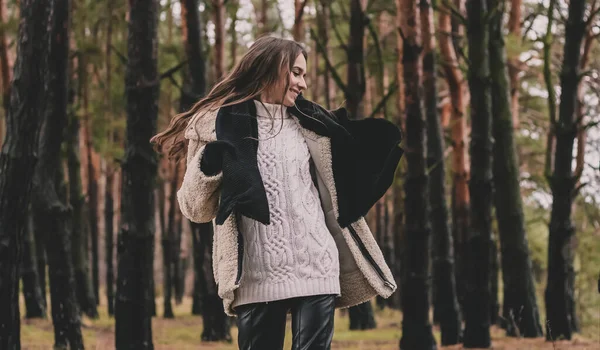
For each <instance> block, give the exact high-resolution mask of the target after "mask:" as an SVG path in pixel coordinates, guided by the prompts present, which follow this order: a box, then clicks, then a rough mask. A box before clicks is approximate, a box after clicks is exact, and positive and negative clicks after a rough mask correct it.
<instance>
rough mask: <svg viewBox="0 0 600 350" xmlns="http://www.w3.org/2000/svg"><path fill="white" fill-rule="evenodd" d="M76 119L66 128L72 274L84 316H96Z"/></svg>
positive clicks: (78, 128)
mask: <svg viewBox="0 0 600 350" xmlns="http://www.w3.org/2000/svg"><path fill="white" fill-rule="evenodd" d="M79 134H80V127H79V119H78V118H77V116H76V115H71V116H70V122H69V125H68V129H67V137H66V144H67V165H68V166H67V167H68V173H69V202H70V203H69V204H70V205H71V210H72V211H73V214H72V225H71V252H72V259H73V270H74V275H75V292H76V295H77V301H78V303H79V306H80V308H81V311H83V312H84V313H85V314H86V315H88V316H89V317H92V318H95V317H98V311H97V309H96V297H95V295H94V289H93V287H92V280H91V278H90V273H89V262H88V260H87V256H88V254H87V245H86V239H85V234H86V231H85V229H84V227H85V220H86V217H85V216H84V204H85V203H84V198H83V194H82V190H81V172H80V168H81V162H80V160H79V159H80V158H79Z"/></svg>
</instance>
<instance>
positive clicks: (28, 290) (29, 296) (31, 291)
mask: <svg viewBox="0 0 600 350" xmlns="http://www.w3.org/2000/svg"><path fill="white" fill-rule="evenodd" d="M23 238H24V239H23V255H22V259H21V265H20V273H21V281H22V282H23V299H25V318H45V317H46V303H45V300H42V290H41V287H40V280H39V278H38V272H37V259H36V255H35V247H36V242H35V240H34V238H33V223H32V220H31V213H30V212H28V215H27V227H26V229H25V232H24V237H23ZM37 244H41V245H42V246H43V245H44V242H39V243H37Z"/></svg>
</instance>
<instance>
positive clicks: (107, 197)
mask: <svg viewBox="0 0 600 350" xmlns="http://www.w3.org/2000/svg"><path fill="white" fill-rule="evenodd" d="M106 6H107V11H106V12H107V13H108V18H107V19H106V21H107V28H106V46H105V54H106V57H105V61H106V82H105V83H106V90H105V94H106V95H105V99H106V104H107V106H106V108H107V110H108V115H109V121H110V122H112V121H113V119H114V114H113V110H112V96H111V93H112V36H113V7H114V5H113V0H108V1H107V4H106ZM114 138H115V137H114V131H113V130H109V131H108V135H107V139H108V142H109V144H110V145H111V146H112V145H114V141H115V140H114ZM114 182H115V166H114V164H113V160H112V159H110V158H109V159H107V162H106V187H105V190H104V249H105V257H104V258H105V261H106V285H105V288H106V301H107V303H108V315H109V316H113V315H114V313H115V308H114V298H115V289H114V283H115V269H114V265H113V260H114V254H115V249H114V240H115V233H114V218H115V210H114V199H113V191H114Z"/></svg>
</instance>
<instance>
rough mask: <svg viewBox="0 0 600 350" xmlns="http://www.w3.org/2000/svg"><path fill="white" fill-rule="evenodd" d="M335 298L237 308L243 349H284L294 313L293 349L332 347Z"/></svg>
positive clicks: (296, 299)
mask: <svg viewBox="0 0 600 350" xmlns="http://www.w3.org/2000/svg"><path fill="white" fill-rule="evenodd" d="M334 302H335V295H314V296H306V297H298V298H291V299H285V300H277V301H270V302H268V303H253V304H246V305H240V306H238V307H236V308H235V313H236V314H237V318H236V322H237V327H238V347H239V348H240V350H280V349H283V340H284V337H285V322H286V316H287V312H288V310H291V312H292V336H293V338H292V349H293V350H324V349H330V348H331V340H332V338H333V316H334V313H335V304H334Z"/></svg>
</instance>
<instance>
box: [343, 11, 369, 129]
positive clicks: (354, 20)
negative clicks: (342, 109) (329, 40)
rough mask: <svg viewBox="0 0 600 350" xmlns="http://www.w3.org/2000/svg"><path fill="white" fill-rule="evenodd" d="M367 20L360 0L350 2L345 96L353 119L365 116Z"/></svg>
mask: <svg viewBox="0 0 600 350" xmlns="http://www.w3.org/2000/svg"><path fill="white" fill-rule="evenodd" d="M367 20H368V19H367V18H366V16H365V14H364V12H363V9H362V5H361V2H360V0H351V2H350V37H349V39H348V48H347V52H346V54H347V55H346V56H347V59H348V66H347V67H348V70H347V73H348V80H347V81H348V83H347V85H346V86H347V88H346V91H344V95H345V98H346V104H347V107H348V112H349V114H350V116H351V118H354V119H360V118H362V117H363V116H364V110H363V105H362V104H363V96H364V95H365V90H366V79H365V67H364V47H363V37H364V34H365V24H366V21H367Z"/></svg>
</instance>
